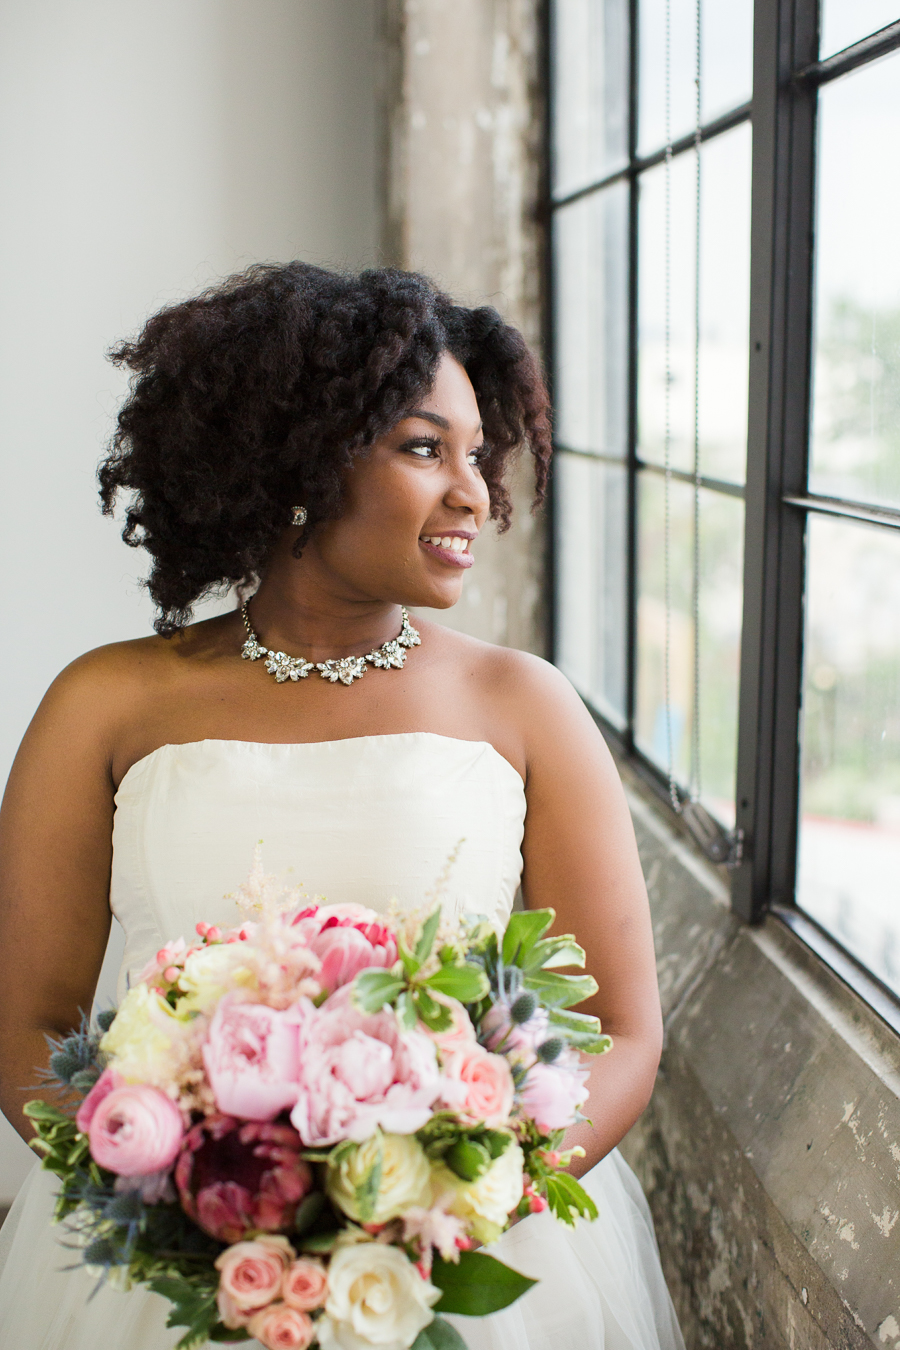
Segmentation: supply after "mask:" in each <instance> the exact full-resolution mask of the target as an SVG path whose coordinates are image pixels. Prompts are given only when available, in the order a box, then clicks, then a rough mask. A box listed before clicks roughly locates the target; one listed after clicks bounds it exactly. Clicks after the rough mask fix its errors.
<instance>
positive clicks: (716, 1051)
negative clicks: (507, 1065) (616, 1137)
mask: <svg viewBox="0 0 900 1350" xmlns="http://www.w3.org/2000/svg"><path fill="white" fill-rule="evenodd" d="M632 812H633V816H634V820H635V826H636V829H637V834H638V843H639V846H640V850H641V857H642V860H643V864H644V870H645V875H646V877H647V882H648V887H649V890H650V898H651V904H652V907H653V915H654V930H655V937H656V943H657V953H658V961H659V973H660V988H661V992H662V998H663V1009H664V1013H665V1017H666V1049H665V1052H664V1055H663V1063H662V1067H661V1069H660V1075H659V1080H658V1084H657V1088H656V1092H655V1094H654V1097H653V1101H652V1102H651V1105H650V1108H649V1110H648V1111H647V1112H646V1113H645V1115H644V1116H643V1118H642V1119H641V1121H640V1122H639V1123H638V1125H637V1126H636V1127H635V1128H634V1129H633V1130H632V1132H631V1134H630V1135H629V1136H628V1138H627V1139H626V1140H625V1142H624V1144H623V1146H622V1147H623V1152H624V1154H625V1156H626V1157H627V1158H628V1161H629V1162H630V1163H631V1165H632V1166H633V1167H634V1168H635V1170H636V1171H637V1173H638V1175H639V1177H640V1179H641V1181H642V1183H643V1185H644V1188H645V1190H646V1192H647V1194H648V1196H649V1198H650V1202H651V1206H652V1209H653V1213H654V1218H655V1221H656V1225H657V1234H658V1237H659V1242H660V1248H661V1251H662V1255H663V1263H664V1267H665V1271H666V1277H667V1279H668V1281H669V1287H670V1289H671V1290H672V1294H673V1297H674V1299H675V1302H676V1306H677V1308H678V1313H679V1317H680V1319H681V1322H682V1327H683V1329H684V1332H685V1339H686V1341H687V1343H688V1347H689V1350H701V1347H702V1350H707V1348H709V1350H713V1348H714V1350H732V1347H734V1350H745V1348H746V1350H750V1348H751V1347H752V1350H825V1348H826V1347H842V1350H843V1348H846V1350H850V1348H851V1347H854V1348H855V1347H863V1346H871V1345H873V1344H874V1345H876V1346H878V1347H879V1350H883V1347H885V1346H888V1347H891V1348H892V1350H898V1347H900V1042H898V1038H897V1037H896V1035H894V1033H893V1032H892V1031H891V1030H890V1029H889V1028H888V1027H886V1026H885V1025H884V1024H883V1023H882V1022H881V1021H880V1019H878V1018H877V1017H876V1016H875V1014H874V1013H872V1012H871V1010H870V1009H868V1008H867V1007H866V1006H865V1005H864V1004H863V1003H862V1002H861V1001H859V1000H858V999H857V998H856V996H855V995H853V994H852V993H851V992H850V991H849V990H848V989H846V988H845V987H844V986H843V985H842V984H841V983H840V981H838V980H837V979H836V978H835V977H834V976H832V975H831V974H830V972H828V971H827V970H826V969H825V968H824V967H823V966H822V965H821V964H820V963H819V962H818V960H817V958H815V957H814V956H812V955H811V954H810V953H809V952H808V951H807V949H806V948H805V947H804V946H803V945H802V944H801V943H800V942H799V940H797V939H796V938H795V937H794V936H793V935H792V934H791V933H790V932H788V930H787V929H785V928H784V927H783V926H782V925H780V924H779V923H778V922H777V920H774V919H772V920H769V922H768V923H767V924H766V925H765V926H764V927H763V928H761V929H758V930H750V929H747V928H744V927H742V926H740V925H739V924H737V923H736V922H735V920H734V919H733V918H732V916H731V914H730V912H729V910H728V897H727V892H726V890H725V887H724V885H723V884H722V881H721V879H720V878H719V877H718V876H717V875H716V873H715V872H714V871H713V870H712V869H710V868H708V867H707V866H706V864H705V863H704V862H702V861H701V860H700V859H698V858H697V857H695V856H694V854H693V853H692V852H691V851H690V849H689V848H688V846H687V845H685V844H684V843H682V842H681V841H680V840H678V839H676V838H675V837H674V836H673V835H672V833H671V831H670V830H669V828H668V826H667V825H665V824H664V823H663V822H662V820H661V819H660V817H659V815H658V814H657V812H656V810H655V809H654V807H652V806H651V805H648V803H647V802H646V801H645V800H642V798H641V797H640V796H638V795H633V796H632Z"/></svg>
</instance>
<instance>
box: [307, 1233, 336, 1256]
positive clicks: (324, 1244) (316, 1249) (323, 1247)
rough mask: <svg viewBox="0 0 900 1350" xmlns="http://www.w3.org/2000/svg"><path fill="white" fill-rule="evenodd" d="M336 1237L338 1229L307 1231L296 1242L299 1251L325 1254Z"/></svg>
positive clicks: (331, 1246)
mask: <svg viewBox="0 0 900 1350" xmlns="http://www.w3.org/2000/svg"><path fill="white" fill-rule="evenodd" d="M337 1239H338V1230H337V1229H336V1228H335V1229H333V1230H332V1231H331V1232H330V1233H308V1234H307V1235H306V1236H305V1237H302V1238H301V1239H300V1241H299V1243H298V1244H297V1245H298V1246H299V1248H300V1250H301V1252H310V1253H312V1254H313V1255H316V1256H327V1255H328V1253H329V1252H330V1251H331V1250H332V1248H333V1247H334V1244H335V1243H336V1242H337Z"/></svg>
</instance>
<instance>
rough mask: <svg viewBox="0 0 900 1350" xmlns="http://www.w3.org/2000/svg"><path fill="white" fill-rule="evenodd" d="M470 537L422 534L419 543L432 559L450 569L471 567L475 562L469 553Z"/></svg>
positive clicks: (463, 535) (464, 535)
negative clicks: (448, 566) (431, 555)
mask: <svg viewBox="0 0 900 1350" xmlns="http://www.w3.org/2000/svg"><path fill="white" fill-rule="evenodd" d="M472 537H473V536H471V535H466V534H423V535H421V536H420V538H419V543H420V544H422V545H423V547H424V548H426V549H427V551H428V552H429V553H431V554H433V555H434V557H436V558H440V559H441V561H442V562H445V563H449V564H450V565H451V566H452V567H471V566H472V564H473V562H474V561H475V559H474V558H473V556H472V554H471V553H470V552H469V542H470V539H471V538H472Z"/></svg>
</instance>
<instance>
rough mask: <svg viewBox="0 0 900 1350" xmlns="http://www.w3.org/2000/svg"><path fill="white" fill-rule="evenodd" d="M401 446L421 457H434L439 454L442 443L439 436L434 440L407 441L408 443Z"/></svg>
mask: <svg viewBox="0 0 900 1350" xmlns="http://www.w3.org/2000/svg"><path fill="white" fill-rule="evenodd" d="M401 448H402V449H403V450H405V451H407V453H408V454H411V455H418V457H419V458H420V459H433V458H434V456H435V455H437V454H439V452H440V448H441V443H440V441H439V440H438V439H437V438H435V439H434V440H433V441H432V440H427V441H407V443H406V445H404V446H402V447H401Z"/></svg>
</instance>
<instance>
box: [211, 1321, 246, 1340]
mask: <svg viewBox="0 0 900 1350" xmlns="http://www.w3.org/2000/svg"><path fill="white" fill-rule="evenodd" d="M252 1339H253V1337H252V1336H251V1335H250V1332H249V1331H247V1329H246V1328H245V1327H237V1328H236V1329H234V1330H232V1328H231V1327H226V1326H223V1325H221V1324H220V1325H219V1326H215V1327H213V1329H212V1331H211V1332H210V1333H209V1336H208V1337H207V1340H210V1341H226V1342H232V1341H250V1340H252Z"/></svg>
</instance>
